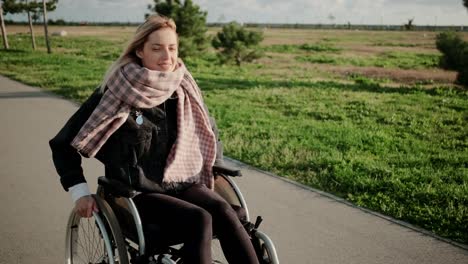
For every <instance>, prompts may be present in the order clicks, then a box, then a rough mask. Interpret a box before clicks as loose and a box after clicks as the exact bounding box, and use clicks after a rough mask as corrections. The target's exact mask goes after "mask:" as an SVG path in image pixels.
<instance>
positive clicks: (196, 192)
mask: <svg viewBox="0 0 468 264" xmlns="http://www.w3.org/2000/svg"><path fill="white" fill-rule="evenodd" d="M177 197H178V198H180V199H182V200H185V201H188V202H190V203H193V204H196V205H198V206H200V207H202V208H203V209H205V210H207V211H208V212H209V213H210V214H211V216H212V217H213V227H214V230H215V232H216V234H217V236H218V237H219V241H220V243H221V247H222V248H223V252H224V255H225V257H226V259H227V260H228V262H229V263H233V264H239V263H242V264H258V259H257V256H256V253H255V249H254V248H253V245H252V242H251V241H250V238H249V235H248V234H247V232H246V231H245V228H244V227H243V226H242V224H241V222H240V221H239V218H238V217H237V214H236V212H235V211H234V209H232V207H231V205H229V204H228V203H227V202H226V201H225V200H224V199H223V198H222V197H221V196H219V195H218V194H217V193H215V192H213V191H212V190H210V189H208V188H207V187H206V186H205V185H201V184H196V185H194V186H192V187H190V188H189V189H187V190H186V191H184V192H182V193H180V194H178V195H177Z"/></svg>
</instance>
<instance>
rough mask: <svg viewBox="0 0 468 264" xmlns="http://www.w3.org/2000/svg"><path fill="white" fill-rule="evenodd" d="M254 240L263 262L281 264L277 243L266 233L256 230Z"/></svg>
mask: <svg viewBox="0 0 468 264" xmlns="http://www.w3.org/2000/svg"><path fill="white" fill-rule="evenodd" d="M252 242H253V244H254V248H255V250H256V251H257V257H258V260H259V261H260V263H261V264H279V260H278V255H277V253H276V248H275V245H274V244H273V241H271V239H270V238H269V237H268V236H267V235H266V234H265V233H263V232H261V231H256V232H255V237H254V238H253V241H252Z"/></svg>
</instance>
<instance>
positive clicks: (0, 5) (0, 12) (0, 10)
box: [0, 3, 9, 49]
mask: <svg viewBox="0 0 468 264" xmlns="http://www.w3.org/2000/svg"><path fill="white" fill-rule="evenodd" d="M0 20H1V21H0V23H1V28H2V39H3V46H4V47H5V49H8V48H9V47H8V38H7V33H6V28H5V22H4V21H3V3H0Z"/></svg>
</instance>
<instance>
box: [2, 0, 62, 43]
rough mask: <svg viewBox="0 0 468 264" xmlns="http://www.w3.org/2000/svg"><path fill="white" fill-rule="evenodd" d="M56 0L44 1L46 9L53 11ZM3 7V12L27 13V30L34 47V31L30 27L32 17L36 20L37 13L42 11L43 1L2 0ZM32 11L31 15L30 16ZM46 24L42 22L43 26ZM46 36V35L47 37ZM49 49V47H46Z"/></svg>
mask: <svg viewBox="0 0 468 264" xmlns="http://www.w3.org/2000/svg"><path fill="white" fill-rule="evenodd" d="M57 2H58V0H51V1H48V2H46V3H45V7H46V10H47V11H53V10H55V9H56V7H57ZM3 9H4V12H5V13H10V14H18V13H24V12H26V13H27V15H28V22H29V32H30V34H31V42H32V47H33V49H36V41H35V37H34V31H33V27H32V24H33V23H32V19H34V21H36V20H37V18H38V14H39V13H43V12H44V11H43V10H44V1H41V2H37V1H28V0H19V1H17V0H3ZM31 13H32V16H31ZM46 26H47V25H46V24H44V27H46ZM47 37H48V36H46V39H47ZM48 50H49V48H48Z"/></svg>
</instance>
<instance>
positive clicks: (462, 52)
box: [436, 32, 468, 86]
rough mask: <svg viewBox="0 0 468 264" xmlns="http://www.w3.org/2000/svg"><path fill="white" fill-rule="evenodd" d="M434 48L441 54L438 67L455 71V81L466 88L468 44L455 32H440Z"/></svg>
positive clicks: (467, 78) (467, 83) (467, 82)
mask: <svg viewBox="0 0 468 264" xmlns="http://www.w3.org/2000/svg"><path fill="white" fill-rule="evenodd" d="M436 47H437V49H438V50H439V51H440V52H441V53H442V54H443V56H442V57H441V58H440V62H439V64H440V66H441V67H442V68H444V69H448V70H455V71H457V72H458V75H457V81H458V82H459V83H460V84H463V85H465V86H468V42H466V41H464V40H463V39H462V38H461V37H460V36H459V35H458V34H457V33H455V32H442V33H440V34H438V35H437V38H436Z"/></svg>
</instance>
